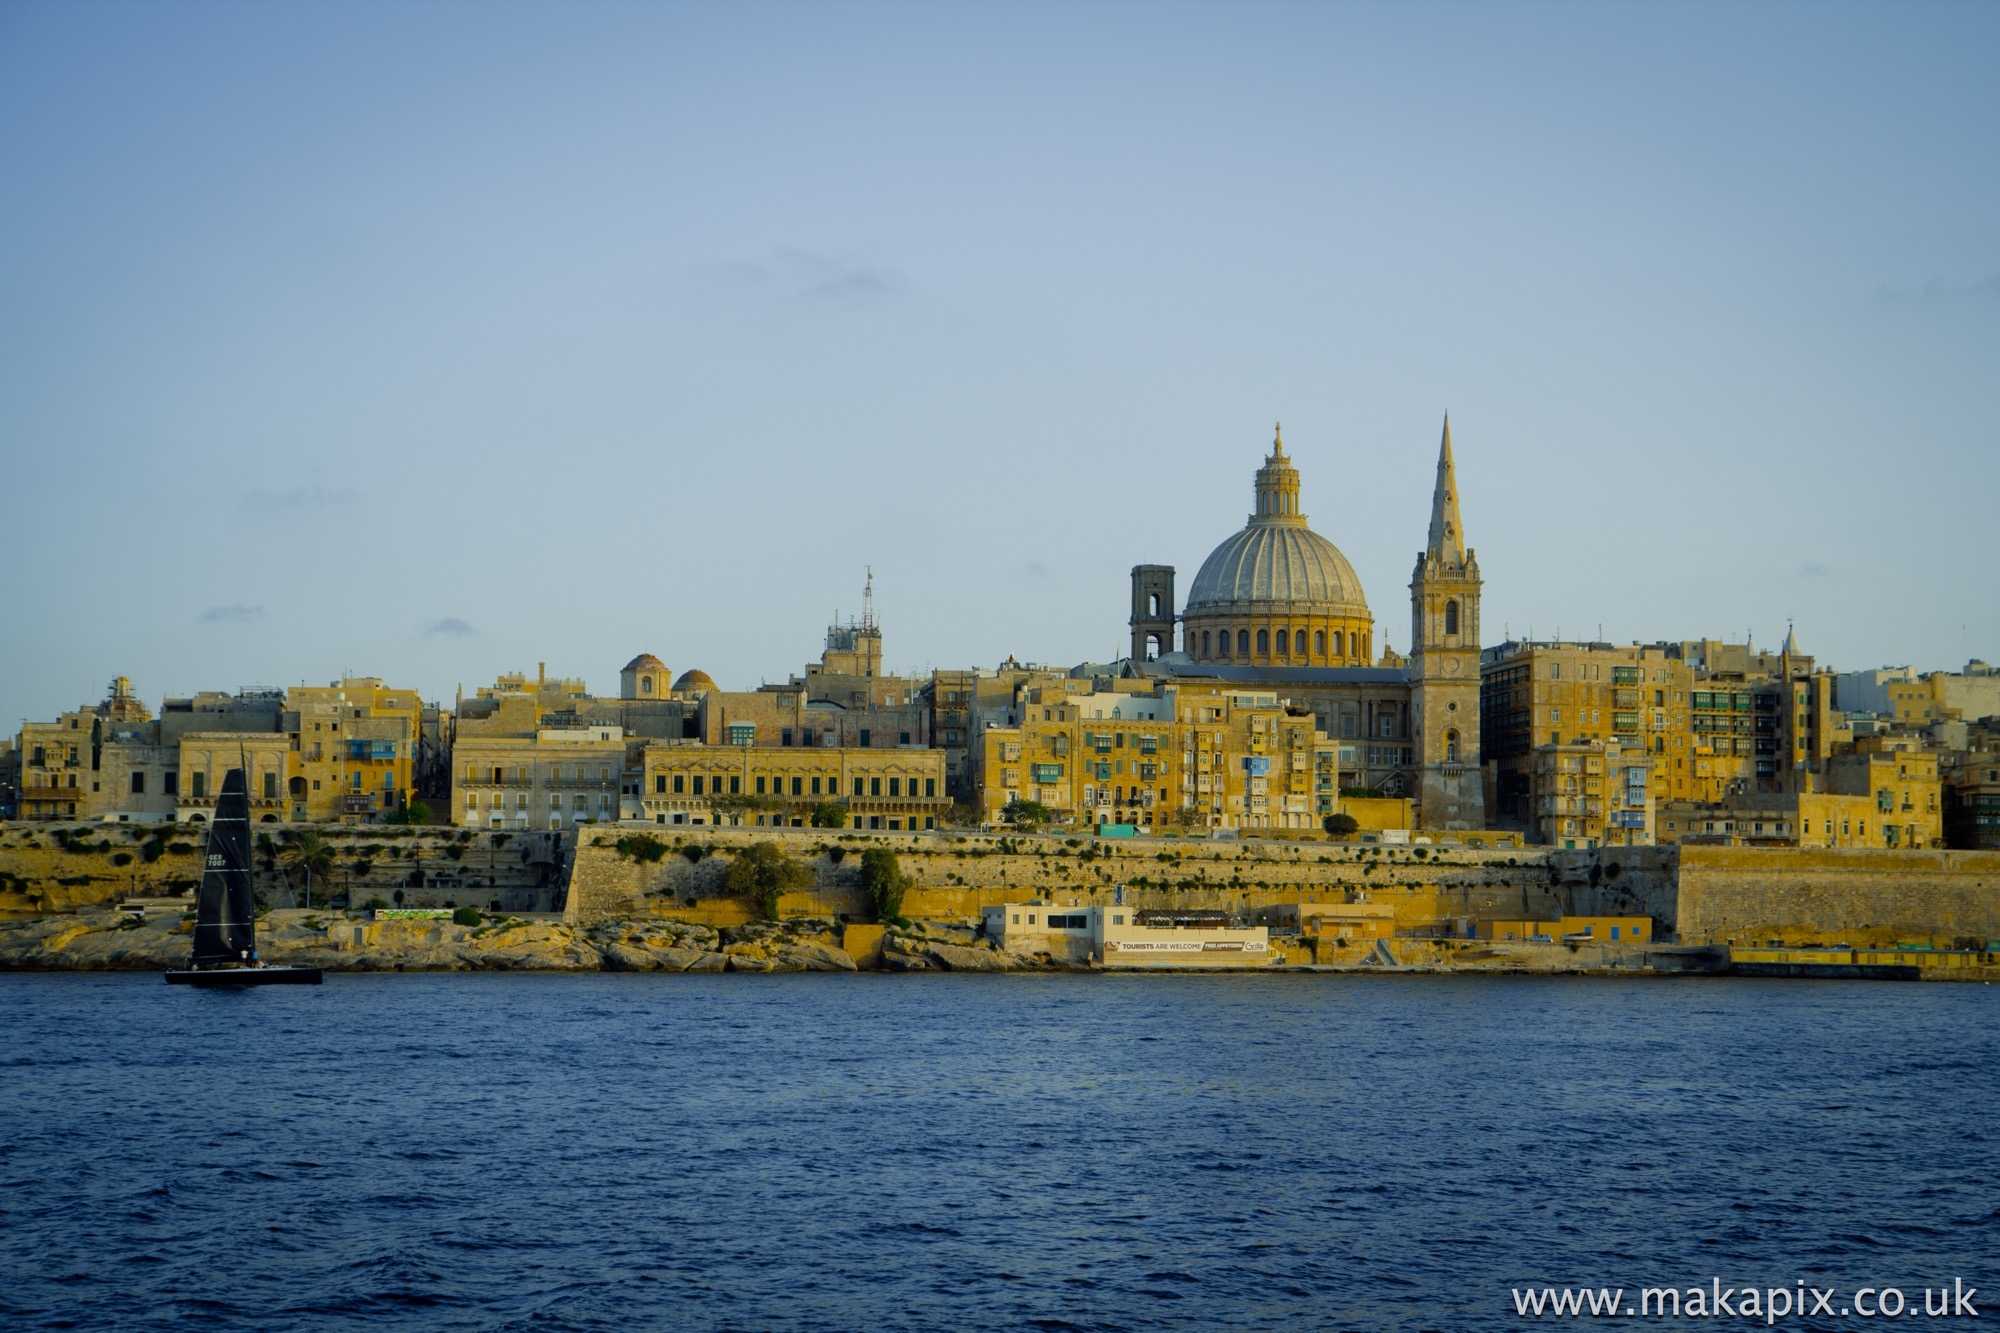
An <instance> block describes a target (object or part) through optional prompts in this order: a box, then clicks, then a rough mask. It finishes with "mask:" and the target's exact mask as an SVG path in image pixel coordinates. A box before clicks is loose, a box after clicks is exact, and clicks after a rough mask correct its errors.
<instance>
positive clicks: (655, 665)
mask: <svg viewBox="0 0 2000 1333" xmlns="http://www.w3.org/2000/svg"><path fill="white" fill-rule="evenodd" d="M625 669H626V670H627V671H665V670H666V669H667V664H666V663H665V662H662V661H661V660H660V659H659V658H657V657H655V656H653V655H652V654H651V653H640V654H639V655H638V656H637V657H635V658H633V659H632V660H631V661H629V662H627V663H626V664H625Z"/></svg>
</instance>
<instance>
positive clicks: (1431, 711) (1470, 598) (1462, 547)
mask: <svg viewBox="0 0 2000 1333" xmlns="http://www.w3.org/2000/svg"><path fill="white" fill-rule="evenodd" d="M1479 587H1480V580H1479V561H1478V559H1477V558H1475V557H1474V555H1473V553H1472V551H1471V550H1470V549H1469V548H1467V546H1466V544H1465V532H1464V529H1463V528H1462V527H1460V525H1459V519H1458V476H1457V474H1456V472H1455V471H1454V470H1453V467H1452V460H1451V418H1450V417H1449V416H1446V417H1445V421H1444V441H1443V443H1442V444H1441V445H1440V446H1439V448H1438V464H1437V486H1436V488H1435V489H1434V490H1433V491H1432V493H1431V530H1430V540H1429V542H1428V543H1427V544H1426V546H1425V548H1424V550H1423V553H1422V554H1420V555H1419V556H1418V557H1417V569H1416V573H1415V574H1414V575H1412V576H1411V579H1410V645H1411V651H1410V703H1411V709H1410V711H1411V723H1412V732H1413V735H1414V739H1415V741H1416V749H1417V753H1416V760H1417V768H1418V787H1417V816H1416V820H1417V826H1418V827H1419V828H1425V829H1437V830H1451V829H1478V828H1484V827H1486V799H1485V782H1484V777H1483V775H1482V774H1481V772H1480V762H1479Z"/></svg>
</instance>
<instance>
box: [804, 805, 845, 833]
mask: <svg viewBox="0 0 2000 1333" xmlns="http://www.w3.org/2000/svg"><path fill="white" fill-rule="evenodd" d="M812 826H813V827H814V828H846V827H847V802H845V801H821V802H820V803H819V804H818V805H816V806H814V807H813V809H812Z"/></svg>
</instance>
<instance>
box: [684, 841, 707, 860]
mask: <svg viewBox="0 0 2000 1333" xmlns="http://www.w3.org/2000/svg"><path fill="white" fill-rule="evenodd" d="M681 855H682V856H685V857H686V858H687V859H688V864H689V865H691V866H694V865H700V864H701V858H702V857H704V856H707V855H708V849H707V848H706V847H703V846H702V845H701V844H700V843H698V842H691V843H689V844H688V845H687V846H685V847H683V848H681Z"/></svg>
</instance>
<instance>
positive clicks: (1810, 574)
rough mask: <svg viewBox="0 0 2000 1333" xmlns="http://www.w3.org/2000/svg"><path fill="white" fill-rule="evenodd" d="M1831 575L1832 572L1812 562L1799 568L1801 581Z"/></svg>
mask: <svg viewBox="0 0 2000 1333" xmlns="http://www.w3.org/2000/svg"><path fill="white" fill-rule="evenodd" d="M1831 573H1833V571H1832V570H1831V569H1829V568H1827V567H1826V566H1825V565H1822V564H1817V563H1814V562H1812V561H1807V562H1806V563H1805V564H1803V565H1800V566H1799V577H1800V578H1802V579H1823V578H1825V577H1826V576H1827V575H1829V574H1831Z"/></svg>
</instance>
